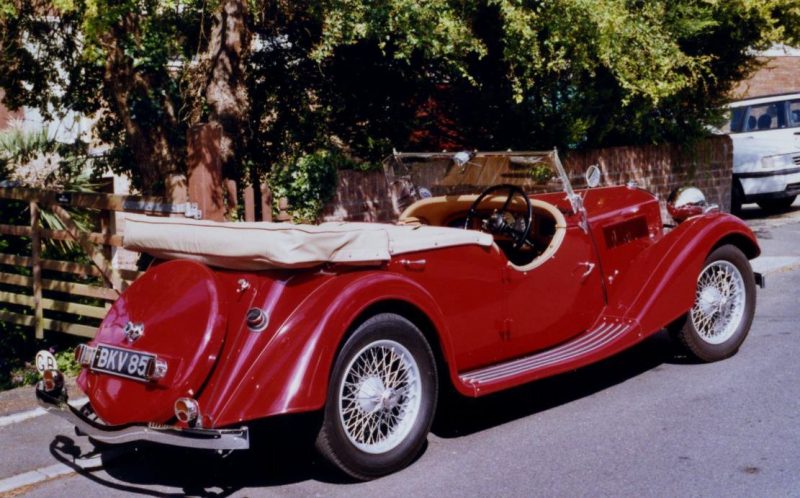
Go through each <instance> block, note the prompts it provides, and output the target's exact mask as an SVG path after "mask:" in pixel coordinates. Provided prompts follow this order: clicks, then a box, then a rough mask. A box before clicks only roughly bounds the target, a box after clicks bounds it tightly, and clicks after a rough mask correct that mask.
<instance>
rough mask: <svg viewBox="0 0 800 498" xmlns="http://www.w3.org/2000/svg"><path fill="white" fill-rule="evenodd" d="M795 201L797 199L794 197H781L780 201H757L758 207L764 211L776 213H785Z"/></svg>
mask: <svg viewBox="0 0 800 498" xmlns="http://www.w3.org/2000/svg"><path fill="white" fill-rule="evenodd" d="M795 199H797V196H796V195H793V196H791V197H781V198H780V199H764V200H763V201H758V205H759V206H760V207H761V209H763V210H764V211H769V212H771V213H778V212H781V211H787V210H788V209H789V208H790V207H792V203H793V202H794V200H795Z"/></svg>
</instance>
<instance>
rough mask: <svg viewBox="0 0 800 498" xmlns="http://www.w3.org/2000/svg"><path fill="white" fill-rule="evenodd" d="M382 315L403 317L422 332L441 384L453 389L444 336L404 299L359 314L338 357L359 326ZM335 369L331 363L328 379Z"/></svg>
mask: <svg viewBox="0 0 800 498" xmlns="http://www.w3.org/2000/svg"><path fill="white" fill-rule="evenodd" d="M381 313H391V314H394V315H398V316H400V317H403V318H405V319H406V320H408V321H410V322H411V323H412V324H414V326H415V327H417V328H418V329H419V330H420V332H422V335H423V336H425V340H426V341H428V344H429V345H430V347H431V351H433V358H434V360H435V362H436V369H437V370H438V372H439V375H438V378H439V382H440V383H441V382H442V380H443V379H445V378H446V379H447V382H449V383H450V387H453V382H452V378H451V376H450V375H449V365H450V361H448V358H447V356H446V355H445V347H444V345H443V336H442V334H441V331H440V330H439V329H438V328H437V326H436V325H435V324H434V322H433V320H432V319H431V317H429V316H428V315H427V314H426V313H425V312H424V311H423V310H422V309H421V308H419V307H418V306H416V305H415V304H413V303H411V302H409V301H405V300H403V299H385V300H380V301H376V302H374V303H372V304H370V305H369V306H367V307H366V308H364V309H363V310H362V311H361V313H359V315H358V316H356V318H355V319H354V320H353V321H352V322H351V323H350V326H349V327H348V328H347V331H346V332H345V334H344V336H342V339H341V341H339V346H338V348H337V350H336V355H337V356H338V354H339V352H340V351H341V350H342V347H343V346H344V344H345V342H347V339H349V338H350V336H351V335H353V333H354V332H355V331H356V330H357V329H358V327H359V326H361V324H363V323H364V322H366V321H367V320H369V319H370V318H372V317H373V316H375V315H379V314H381ZM334 363H335V362H334ZM333 368H334V364H333V363H331V367H330V371H329V372H328V378H330V375H331V372H332V370H333ZM440 387H441V386H440Z"/></svg>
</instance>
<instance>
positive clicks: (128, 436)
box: [36, 386, 250, 450]
mask: <svg viewBox="0 0 800 498" xmlns="http://www.w3.org/2000/svg"><path fill="white" fill-rule="evenodd" d="M36 400H37V401H38V402H39V405H41V407H42V408H44V409H45V411H47V412H48V413H52V414H53V415H58V416H59V417H61V418H64V419H66V420H67V421H68V422H70V423H71V424H73V425H75V427H76V428H77V429H78V431H80V432H81V433H82V434H85V435H87V436H89V437H91V438H93V439H96V440H97V441H100V442H103V443H107V444H123V443H130V442H134V441H151V442H154V443H159V444H167V445H171V446H181V447H184V448H195V449H206V450H246V449H248V448H249V447H250V436H249V431H248V428H247V427H239V428H234V429H191V428H187V429H184V428H180V427H173V426H168V425H161V424H134V425H122V426H103V425H100V424H98V423H96V422H94V421H92V420H89V419H88V418H86V416H85V415H83V414H82V413H81V412H79V411H78V410H76V409H75V408H73V407H72V406H70V405H69V404H68V403H67V396H66V394H65V393H63V392H62V393H58V392H56V393H48V392H45V391H43V390H42V389H40V388H39V386H37V387H36Z"/></svg>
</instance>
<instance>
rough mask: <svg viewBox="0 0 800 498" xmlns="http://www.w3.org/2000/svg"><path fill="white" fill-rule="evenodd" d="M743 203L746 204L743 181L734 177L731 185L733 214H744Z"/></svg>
mask: <svg viewBox="0 0 800 498" xmlns="http://www.w3.org/2000/svg"><path fill="white" fill-rule="evenodd" d="M742 204H744V189H743V188H742V184H741V182H739V180H737V179H735V178H734V180H733V184H732V185H731V214H734V215H736V216H740V215H741V214H742Z"/></svg>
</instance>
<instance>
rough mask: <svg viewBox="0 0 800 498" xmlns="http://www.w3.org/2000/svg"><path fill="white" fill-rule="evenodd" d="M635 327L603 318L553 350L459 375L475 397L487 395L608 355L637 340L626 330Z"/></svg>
mask: <svg viewBox="0 0 800 498" xmlns="http://www.w3.org/2000/svg"><path fill="white" fill-rule="evenodd" d="M638 328H639V327H638V324H637V323H636V322H635V321H633V320H630V319H624V318H618V317H603V318H601V319H600V320H598V321H597V323H596V324H595V326H594V327H593V328H591V329H589V330H587V331H586V332H584V333H583V334H581V335H579V336H578V337H576V338H575V339H572V340H571V341H568V342H565V343H564V344H562V345H560V346H557V347H555V348H553V349H548V350H547V351H542V352H540V353H536V354H533V355H530V356H525V357H522V358H518V359H515V360H510V361H506V362H503V363H498V364H496V365H490V366H488V367H483V368H478V369H475V370H470V371H469V372H465V373H463V374H461V375H460V376H459V377H460V379H461V382H463V383H464V385H465V386H468V387H469V388H471V389H472V390H473V391H474V395H475V396H478V395H482V394H488V393H490V392H494V391H497V390H500V389H505V388H508V387H511V386H513V385H518V384H523V383H525V382H530V381H532V380H535V379H538V378H542V377H547V376H549V375H555V374H557V373H561V372H565V371H567V370H573V369H575V368H578V367H581V366H584V365H587V364H589V363H593V362H595V361H598V360H599V359H602V358H605V357H608V356H611V355H612V354H614V353H616V352H618V351H620V350H621V349H623V348H624V347H626V346H627V345H629V344H631V343H633V342H637V341H638V337H639V335H638V334H637V335H636V336H635V337H636V338H631V337H630V333H631V332H632V331H634V330H638ZM625 338H628V340H624V339H625ZM631 339H633V340H631Z"/></svg>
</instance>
